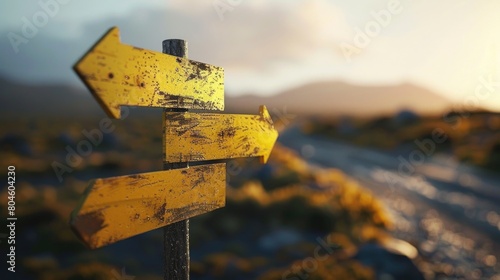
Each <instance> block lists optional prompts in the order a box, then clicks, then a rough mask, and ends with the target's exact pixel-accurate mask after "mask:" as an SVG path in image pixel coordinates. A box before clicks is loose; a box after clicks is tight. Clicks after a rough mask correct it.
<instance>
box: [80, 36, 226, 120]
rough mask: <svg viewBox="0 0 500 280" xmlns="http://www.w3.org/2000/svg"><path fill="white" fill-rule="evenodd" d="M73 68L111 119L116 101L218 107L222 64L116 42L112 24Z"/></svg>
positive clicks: (117, 110) (221, 99)
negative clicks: (212, 63) (197, 60)
mask: <svg viewBox="0 0 500 280" xmlns="http://www.w3.org/2000/svg"><path fill="white" fill-rule="evenodd" d="M74 69H75V71H76V72H77V74H78V75H79V76H80V78H81V79H82V81H83V82H84V83H85V84H86V85H87V87H88V88H89V90H90V91H91V92H92V93H93V94H94V96H95V97H96V98H97V100H98V101H99V103H100V104H101V106H102V107H103V109H104V110H105V111H106V113H107V114H108V115H109V116H110V117H113V118H119V117H120V106H121V105H128V106H148V107H163V108H186V109H204V110H220V111H222V110H224V70H223V69H222V68H220V67H216V66H212V65H208V64H205V63H201V62H196V61H192V60H188V59H186V58H180V57H176V56H171V55H167V54H163V53H159V52H154V51H149V50H144V49H141V48H136V47H133V46H128V45H124V44H121V43H120V39H119V30H118V28H117V27H114V28H111V29H110V30H109V31H108V33H106V34H105V35H104V36H103V37H102V38H101V40H99V41H98V42H97V43H96V44H95V45H94V47H92V49H91V50H90V51H89V52H88V53H87V54H86V55H85V56H84V57H83V58H82V59H81V60H80V61H79V62H78V63H77V64H76V65H75V66H74Z"/></svg>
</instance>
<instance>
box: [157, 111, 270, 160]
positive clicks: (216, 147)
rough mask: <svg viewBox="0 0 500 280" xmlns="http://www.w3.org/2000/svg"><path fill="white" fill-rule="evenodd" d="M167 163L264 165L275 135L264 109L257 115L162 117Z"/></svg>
mask: <svg viewBox="0 0 500 280" xmlns="http://www.w3.org/2000/svg"><path fill="white" fill-rule="evenodd" d="M165 118H166V119H165V121H164V124H165V126H164V130H163V131H165V135H164V137H165V141H166V142H165V145H164V147H166V149H167V150H166V151H164V154H165V161H166V162H172V163H173V162H187V161H203V160H214V159H227V158H237V157H257V156H258V157H260V158H261V162H263V163H266V162H267V159H268V158H269V155H270V153H271V151H272V149H273V146H274V143H275V142H276V139H277V138H278V131H276V129H275V128H274V125H273V121H272V119H271V116H270V115H269V112H268V111H267V108H266V106H261V107H260V114H259V115H230V114H213V113H189V112H170V113H166V114H165Z"/></svg>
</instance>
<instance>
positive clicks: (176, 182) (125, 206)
mask: <svg viewBox="0 0 500 280" xmlns="http://www.w3.org/2000/svg"><path fill="white" fill-rule="evenodd" d="M225 196H226V165H225V163H219V164H211V165H199V166H193V167H190V168H182V169H173V170H165V171H158V172H151V173H143V174H137V175H128V176H121V177H113V178H106V179H97V180H94V181H92V182H91V183H90V184H89V187H88V188H87V190H86V191H85V194H84V197H83V199H82V200H81V202H80V205H79V206H78V207H77V208H76V209H75V210H74V211H73V213H72V214H71V221H70V224H71V227H72V229H73V230H74V231H75V233H76V234H77V235H78V236H79V237H80V239H82V241H83V242H85V244H87V245H88V246H89V247H90V248H99V247H102V246H105V245H108V244H111V243H114V242H117V241H120V240H122V239H125V238H128V237H131V236H134V235H137V234H140V233H143V232H146V231H149V230H152V229H156V228H159V227H163V226H165V225H168V224H171V223H174V222H178V221H181V220H185V219H188V218H190V217H194V216H197V215H200V214H203V213H206V212H209V211H212V210H214V209H217V208H220V207H223V206H224V205H225V199H226V198H225Z"/></svg>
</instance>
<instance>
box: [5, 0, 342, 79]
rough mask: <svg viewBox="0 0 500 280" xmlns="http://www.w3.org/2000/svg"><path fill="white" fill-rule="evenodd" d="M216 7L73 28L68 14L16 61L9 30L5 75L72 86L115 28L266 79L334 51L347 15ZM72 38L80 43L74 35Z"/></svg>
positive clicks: (301, 5) (322, 7) (279, 6)
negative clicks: (180, 45) (277, 68)
mask: <svg viewBox="0 0 500 280" xmlns="http://www.w3.org/2000/svg"><path fill="white" fill-rule="evenodd" d="M221 1H224V0H221ZM237 2H238V1H232V2H229V1H228V2H227V3H237ZM197 3H198V2H197ZM214 3H215V2H214V1H206V2H202V4H200V5H193V3H192V2H191V1H180V0H178V1H171V2H169V6H168V9H167V8H165V7H160V6H155V7H154V8H152V7H147V6H146V7H145V8H135V9H134V10H129V12H128V13H121V14H116V13H115V14H114V16H110V17H106V18H103V17H101V18H100V19H99V20H97V21H93V22H89V21H84V20H81V19H80V21H71V18H70V15H69V14H65V13H69V10H65V9H61V11H60V13H62V15H60V16H58V17H57V18H55V19H54V20H57V24H53V23H52V22H49V23H48V24H47V26H46V27H44V28H45V29H46V30H45V29H44V28H41V29H40V31H39V34H37V35H36V36H35V37H34V38H32V39H30V40H29V42H28V43H27V44H22V45H20V46H19V49H20V52H19V53H18V54H15V53H14V52H13V50H12V48H11V46H10V43H9V41H8V40H6V36H7V34H8V32H7V31H6V30H4V31H3V33H2V34H1V35H2V36H1V37H2V38H4V39H3V40H2V41H1V42H0V50H2V52H1V54H0V58H1V60H2V62H3V63H2V65H0V72H1V73H3V74H6V73H8V74H9V75H10V76H14V77H18V78H21V79H27V80H29V81H43V80H47V79H48V80H67V79H72V78H70V77H73V75H72V74H70V73H69V72H71V70H70V67H71V65H72V64H73V63H74V62H75V61H77V60H78V58H79V57H80V55H82V54H83V53H84V52H85V51H86V49H87V48H88V47H90V46H91V45H92V44H93V43H94V42H95V40H97V39H98V38H99V37H100V36H101V35H102V34H103V33H104V32H105V31H106V30H107V29H108V28H109V27H111V26H119V27H120V30H121V32H122V33H121V34H122V41H123V42H124V43H126V44H130V45H135V46H140V47H143V48H148V49H153V50H157V51H159V50H160V49H161V41H162V40H163V39H167V38H182V39H186V40H187V41H188V43H189V53H190V58H192V59H195V60H199V61H203V62H207V63H211V64H215V65H220V66H223V67H225V68H226V69H228V71H230V72H240V71H243V72H256V71H264V72H265V71H272V69H273V65H276V64H283V63H284V64H292V65H293V64H297V63H298V64H300V62H301V61H302V60H306V59H308V57H310V56H312V55H313V54H314V53H315V52H316V51H317V50H318V49H320V48H322V49H325V48H332V44H333V42H332V38H335V34H336V32H337V31H338V30H342V29H345V23H343V22H342V14H341V12H340V11H339V10H336V9H335V7H334V6H332V5H330V4H329V3H328V2H327V1H319V0H316V1H300V2H297V3H295V4H287V5H285V4H284V3H279V2H273V3H269V2H267V1H266V2H264V1H240V4H239V5H236V6H234V7H232V6H231V7H232V8H231V10H229V11H226V12H225V13H224V18H223V20H221V18H220V17H219V14H218V13H217V11H216V9H215V8H214ZM68 5H69V4H68ZM89 8H92V6H90V7H89ZM121 10H124V11H127V9H123V8H122V9H121ZM342 25H344V27H342V28H338V27H339V26H342ZM48 30H50V32H49V31H48ZM74 32H78V33H80V35H81V36H72V34H73V33H74ZM18 33H20V32H19V31H18ZM65 33H66V34H65ZM332 35H333V36H332ZM332 49H333V48H332ZM73 80H74V79H73Z"/></svg>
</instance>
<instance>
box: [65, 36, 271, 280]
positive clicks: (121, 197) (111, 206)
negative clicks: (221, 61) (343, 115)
mask: <svg viewBox="0 0 500 280" xmlns="http://www.w3.org/2000/svg"><path fill="white" fill-rule="evenodd" d="M74 70H75V72H76V73H77V74H78V76H79V77H80V79H81V80H82V81H83V82H84V83H85V85H86V86H87V88H88V89H89V90H90V92H91V93H92V94H93V95H94V97H95V98H96V99H97V101H98V102H99V103H100V105H101V107H102V108H103V109H104V111H105V112H106V113H107V114H108V115H109V116H110V117H113V118H120V107H121V106H144V107H161V108H164V112H163V157H164V168H163V169H164V170H162V171H156V172H149V173H141V174H134V175H124V176H119V177H111V178H99V179H95V180H91V181H90V182H89V183H88V186H87V188H86V190H85V192H84V194H83V197H82V198H81V199H80V201H79V204H78V206H77V207H76V208H75V209H74V210H73V212H72V214H71V218H70V225H71V228H72V229H73V231H74V232H75V234H76V235H77V236H78V237H79V238H80V239H81V240H82V241H83V243H85V244H86V245H87V246H88V247H89V248H91V249H95V248H100V247H103V246H106V245H109V244H112V243H115V242H117V241H120V240H123V239H126V238H129V237H132V236H135V235H138V234H141V233H144V232H147V231H150V230H153V229H157V228H161V227H163V228H164V247H165V272H164V275H165V279H189V220H188V219H189V218H191V217H195V216H197V215H201V214H203V213H207V212H210V211H212V210H215V209H217V208H220V207H224V206H225V200H226V190H225V188H226V164H225V163H210V162H209V163H208V164H202V165H195V166H189V162H201V161H204V162H206V161H212V160H219V161H220V160H224V159H230V158H238V157H260V158H261V162H262V163H266V162H267V159H268V158H269V154H270V153H271V150H272V148H273V146H274V143H275V142H276V139H277V138H278V132H277V131H276V129H275V128H274V125H273V121H272V119H271V117H270V115H269V112H268V111H267V109H266V107H265V106H261V107H260V112H259V114H258V115H239V114H236V115H230V114H220V113H208V112H207V113H205V112H203V113H192V112H189V111H188V110H189V109H197V110H212V111H213V110H216V111H223V110H224V70H223V69H222V68H221V67H217V66H212V65H209V64H205V63H201V62H197V61H193V60H189V59H187V43H186V42H185V41H183V40H165V41H163V53H159V52H154V51H150V50H145V49H141V48H137V47H133V46H128V45H125V44H122V43H121V42H120V39H119V30H118V28H117V27H113V28H111V29H110V30H109V31H108V32H107V33H106V34H105V35H104V36H103V37H102V38H101V39H100V40H99V41H98V42H97V43H96V44H95V45H94V46H93V47H92V48H91V49H90V50H89V51H88V52H87V53H86V54H85V55H84V56H83V57H82V58H81V59H80V60H79V61H78V62H77V63H76V64H75V66H74Z"/></svg>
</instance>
